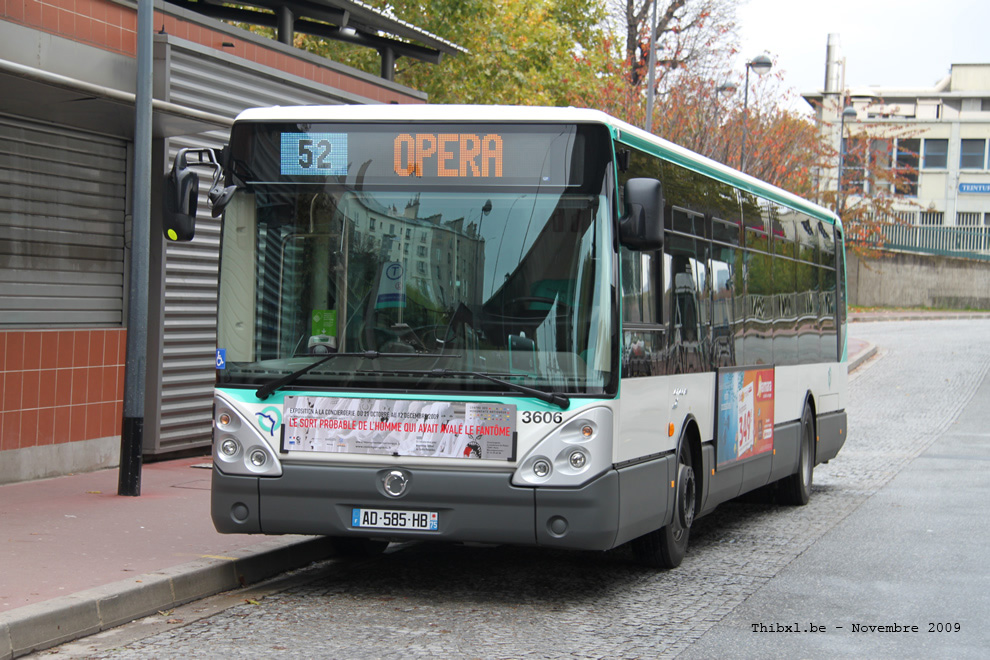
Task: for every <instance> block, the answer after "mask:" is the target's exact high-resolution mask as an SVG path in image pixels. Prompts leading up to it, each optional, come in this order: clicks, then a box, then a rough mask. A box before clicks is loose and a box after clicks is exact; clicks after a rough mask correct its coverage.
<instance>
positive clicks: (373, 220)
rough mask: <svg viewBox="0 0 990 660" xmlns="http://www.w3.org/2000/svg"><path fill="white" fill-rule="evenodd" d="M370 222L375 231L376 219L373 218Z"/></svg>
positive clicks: (372, 229)
mask: <svg viewBox="0 0 990 660" xmlns="http://www.w3.org/2000/svg"><path fill="white" fill-rule="evenodd" d="M368 222H369V223H370V226H371V231H375V219H374V218H371V219H370V220H369V221H368Z"/></svg>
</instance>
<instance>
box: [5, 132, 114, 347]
mask: <svg viewBox="0 0 990 660" xmlns="http://www.w3.org/2000/svg"><path fill="white" fill-rule="evenodd" d="M126 182H127V144H126V143H125V142H124V141H122V140H119V139H117V138H112V137H108V136H105V135H97V134H93V133H86V132H83V131H80V130H78V129H73V128H68V127H65V126H54V125H48V124H42V123H38V122H33V121H30V120H27V119H23V118H19V117H11V116H5V115H0V328H11V327H31V328H43V327H62V326H79V325H120V324H121V322H122V319H123V299H124V296H123V287H124V215H125V204H126V185H127V183H126Z"/></svg>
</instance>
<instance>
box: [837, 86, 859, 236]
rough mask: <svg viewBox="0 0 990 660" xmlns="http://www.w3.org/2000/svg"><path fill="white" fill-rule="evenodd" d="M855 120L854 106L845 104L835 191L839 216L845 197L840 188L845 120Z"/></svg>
mask: <svg viewBox="0 0 990 660" xmlns="http://www.w3.org/2000/svg"><path fill="white" fill-rule="evenodd" d="M847 119H848V120H850V121H855V120H856V108H854V107H852V106H851V105H847V106H846V107H845V108H844V109H843V110H842V115H841V116H840V118H839V180H838V184H837V185H836V192H837V193H838V195H839V204H838V206H839V216H840V217H841V216H842V212H843V211H845V210H846V208H845V207H846V197H845V195H844V194H843V190H842V167H843V164H844V162H845V159H846V145H845V136H846V120H847Z"/></svg>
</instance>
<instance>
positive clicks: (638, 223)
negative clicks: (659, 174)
mask: <svg viewBox="0 0 990 660" xmlns="http://www.w3.org/2000/svg"><path fill="white" fill-rule="evenodd" d="M624 199H625V202H626V214H625V215H624V216H622V217H621V218H619V243H621V244H622V245H624V246H625V247H627V248H629V249H630V250H639V251H641V252H650V251H653V250H659V249H660V248H662V247H663V206H664V203H663V186H662V185H661V184H660V182H659V181H657V180H656V179H629V180H628V181H627V182H626V188H625V194H624Z"/></svg>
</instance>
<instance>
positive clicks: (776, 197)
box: [236, 104, 842, 229]
mask: <svg viewBox="0 0 990 660" xmlns="http://www.w3.org/2000/svg"><path fill="white" fill-rule="evenodd" d="M236 121H238V122H240V121H246V122H323V121H325V122H352V121H353V122H406V121H409V122H451V123H453V122H462V123H471V122H485V123H497V122H506V123H533V122H536V123H568V124H585V123H594V124H603V125H605V126H607V127H608V128H609V130H610V131H611V132H612V136H613V137H614V138H615V139H616V140H618V141H619V142H621V143H623V144H626V145H629V146H631V147H635V148H638V149H642V150H643V151H646V152H648V153H651V154H653V155H655V156H658V157H660V158H663V159H665V160H669V161H671V162H673V163H676V164H678V165H681V166H683V167H686V168H687V169H689V170H693V171H695V172H698V173H699V174H704V175H705V176H710V177H712V178H714V179H716V180H718V181H721V182H722V183H726V184H729V185H732V186H735V187H738V188H740V189H742V190H745V191H747V192H750V193H752V194H754V195H759V196H761V197H766V198H767V199H770V200H773V201H774V202H777V203H778V204H782V205H784V206H787V207H790V208H793V209H795V210H800V211H804V212H806V213H809V214H811V215H813V216H815V217H816V218H818V219H820V220H825V221H827V222H830V223H832V224H834V225H836V226H837V227H839V228H840V229H841V227H842V222H841V221H840V220H839V217H838V216H837V215H836V214H835V213H833V212H832V211H830V210H829V209H827V208H825V207H822V206H818V205H817V204H813V203H812V202H809V201H808V200H806V199H803V198H801V197H798V196H797V195H794V194H793V193H789V192H787V191H786V190H783V189H782V188H778V187H777V186H774V185H771V184H769V183H766V182H765V181H761V180H759V179H757V178H755V177H752V176H750V175H748V174H744V173H743V172H740V171H738V170H735V169H733V168H731V167H729V166H727V165H723V164H722V163H719V162H717V161H714V160H712V159H710V158H707V157H705V156H702V155H700V154H697V153H695V152H693V151H691V150H689V149H685V148H684V147H681V146H678V145H676V144H674V143H673V142H670V141H668V140H664V139H663V138H661V137H657V136H656V135H652V134H650V133H647V132H646V131H644V130H643V129H641V128H637V127H635V126H633V125H632V124H628V123H626V122H624V121H622V120H620V119H616V118H615V117H612V116H611V115H607V114H605V113H604V112H601V111H599V110H590V109H585V108H553V107H540V106H500V105H477V106H475V105H431V104H409V105H395V104H388V105H303V106H274V107H269V108H250V109H248V110H245V111H243V112H242V113H241V114H239V115H238V116H237V119H236Z"/></svg>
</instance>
